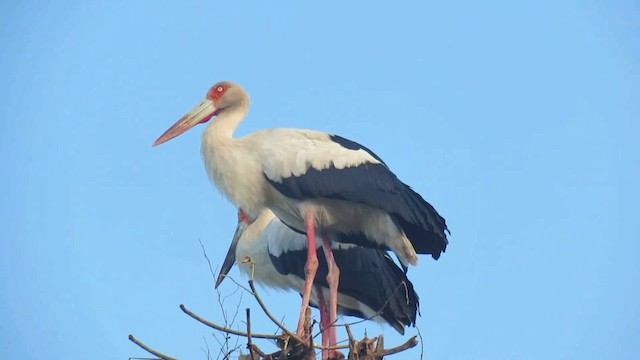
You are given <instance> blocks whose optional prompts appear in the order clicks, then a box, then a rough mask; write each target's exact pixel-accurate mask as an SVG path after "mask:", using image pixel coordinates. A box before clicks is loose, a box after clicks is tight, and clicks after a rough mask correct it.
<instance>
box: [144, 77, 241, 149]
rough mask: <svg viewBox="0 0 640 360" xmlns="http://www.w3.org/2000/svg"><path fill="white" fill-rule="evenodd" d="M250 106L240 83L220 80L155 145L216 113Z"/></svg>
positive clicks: (208, 118)
mask: <svg viewBox="0 0 640 360" xmlns="http://www.w3.org/2000/svg"><path fill="white" fill-rule="evenodd" d="M248 108H249V95H248V94H247V92H246V91H244V89H243V88H242V87H241V86H240V85H238V84H234V83H232V82H230V81H220V82H218V83H216V84H215V85H213V86H212V87H211V89H209V91H207V94H206V95H205V97H204V99H202V100H201V101H200V103H198V105H196V106H195V107H194V108H193V109H192V110H191V111H189V112H188V113H187V114H186V115H184V116H183V117H182V118H180V120H178V121H177V122H176V123H175V124H173V125H172V126H171V127H170V128H169V129H168V130H167V131H165V132H164V134H162V135H161V136H160V137H159V138H158V140H156V141H155V142H154V143H153V146H157V145H160V144H162V143H164V142H167V141H169V140H171V139H173V138H174V137H176V136H178V135H180V134H182V133H184V132H186V131H187V130H189V129H191V128H192V127H194V126H196V125H198V124H203V123H206V122H207V121H209V120H211V118H212V117H214V116H216V115H220V114H223V113H227V112H231V111H233V110H239V111H246V110H247V109H248Z"/></svg>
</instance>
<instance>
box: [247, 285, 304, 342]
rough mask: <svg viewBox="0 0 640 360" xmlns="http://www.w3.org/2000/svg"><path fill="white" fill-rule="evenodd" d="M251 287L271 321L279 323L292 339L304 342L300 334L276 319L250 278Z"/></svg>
mask: <svg viewBox="0 0 640 360" xmlns="http://www.w3.org/2000/svg"><path fill="white" fill-rule="evenodd" d="M249 288H251V292H252V293H253V296H254V297H255V298H256V301H258V305H260V307H261V308H262V311H264V313H265V314H266V315H267V317H268V318H269V319H271V321H273V323H274V324H276V325H278V327H279V328H280V329H281V330H282V331H283V332H284V333H285V334H287V335H288V336H289V337H291V338H292V339H294V340H295V341H297V342H298V343H299V344H304V341H303V340H302V339H300V338H299V337H298V335H296V334H294V333H292V332H291V331H289V329H287V328H286V327H285V326H284V325H282V324H281V323H280V322H279V321H278V319H276V318H275V317H274V316H273V315H272V314H271V312H270V311H269V310H268V309H267V306H266V305H265V304H264V302H263V301H262V298H261V297H260V295H258V291H256V286H255V285H254V284H253V280H249Z"/></svg>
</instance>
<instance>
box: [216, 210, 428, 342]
mask: <svg viewBox="0 0 640 360" xmlns="http://www.w3.org/2000/svg"><path fill="white" fill-rule="evenodd" d="M319 246H322V245H319ZM331 247H332V250H333V254H334V255H335V259H336V263H337V264H338V266H339V267H340V269H341V272H340V285H339V287H338V312H339V313H341V314H345V315H352V316H357V317H360V318H363V319H373V320H375V321H378V322H385V323H387V324H389V325H391V326H393V327H394V328H395V329H396V330H397V331H398V332H400V333H401V334H404V326H409V325H414V324H415V320H416V313H417V310H418V296H417V294H416V293H415V291H414V290H413V285H412V284H411V282H410V281H409V279H407V277H406V275H405V273H404V272H403V271H402V269H400V268H399V267H398V266H397V265H396V264H395V263H394V262H393V260H391V258H390V257H389V256H388V255H387V253H386V252H385V251H382V250H375V249H370V248H364V247H360V246H355V245H349V244H341V243H339V242H338V241H333V242H332V244H331ZM306 253H307V241H306V237H305V235H304V234H301V233H297V232H295V231H293V230H292V229H291V228H289V227H288V226H286V225H285V224H283V223H282V222H281V221H280V220H279V219H278V218H276V217H275V216H274V214H273V213H272V212H271V211H270V210H267V209H264V210H262V211H261V212H260V213H259V215H258V216H257V217H256V218H255V220H254V221H253V222H248V219H247V217H246V216H243V214H242V212H241V213H240V215H239V218H238V228H237V229H236V233H235V234H234V238H233V241H232V243H231V246H230V248H229V252H228V254H227V257H226V259H225V261H224V263H223V265H222V268H221V270H220V275H219V276H218V280H217V282H216V287H217V286H218V285H219V284H220V283H221V282H222V280H223V279H224V277H225V276H226V274H227V273H228V271H229V270H230V269H231V267H232V266H233V264H234V262H237V263H238V267H239V268H240V270H241V271H242V272H243V273H244V274H246V275H247V276H249V277H251V276H253V280H254V281H255V282H256V283H260V284H262V285H265V286H268V287H271V288H276V289H279V290H295V291H297V292H299V293H300V294H302V293H303V292H304V283H305V278H304V264H305V261H306ZM319 254H320V256H322V252H320V253H319ZM248 259H250V261H247V260H248ZM318 273H319V274H326V273H327V267H326V265H325V263H324V262H322V261H320V264H319V268H318ZM314 285H315V291H314V292H313V293H312V297H311V303H313V304H314V305H315V306H317V307H319V308H320V309H321V311H320V316H321V323H325V324H326V323H327V322H328V321H329V319H322V317H323V316H326V315H327V314H326V311H324V310H323V306H324V300H323V299H324V298H328V295H329V294H328V292H329V288H328V284H327V283H326V281H325V280H324V278H323V277H322V276H318V277H316V279H315V281H314ZM319 291H321V293H320V296H318V295H319V293H318V292H319Z"/></svg>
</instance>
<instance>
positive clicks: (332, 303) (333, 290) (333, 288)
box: [322, 234, 340, 346]
mask: <svg viewBox="0 0 640 360" xmlns="http://www.w3.org/2000/svg"><path fill="white" fill-rule="evenodd" d="M322 249H323V250H324V256H325V258H327V267H328V270H329V271H328V273H327V283H329V337H330V339H329V346H333V345H336V344H337V343H338V335H337V332H336V326H335V325H336V321H337V320H338V283H339V282H340V269H338V264H336V260H335V259H334V258H333V251H331V244H330V243H329V238H328V237H327V235H325V234H322Z"/></svg>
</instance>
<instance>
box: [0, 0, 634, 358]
mask: <svg viewBox="0 0 640 360" xmlns="http://www.w3.org/2000/svg"><path fill="white" fill-rule="evenodd" d="M639 10H640V8H639V6H638V3H637V2H634V1H620V2H616V3H615V4H613V3H610V2H605V1H561V2H557V1H536V2H529V3H524V2H521V3H517V4H516V3H515V2H499V1H489V2H486V1H485V2H482V3H481V4H480V3H478V2H471V1H459V2H447V3H442V4H434V3H427V2H419V1H416V2H401V3H394V4H391V3H389V2H379V3H375V2H371V1H368V2H331V1H323V2H313V3H308V2H297V3H293V2H287V3H286V4H285V2H276V1H262V2H250V1H227V2H218V1H216V2H214V1H186V2H180V3H179V4H178V2H157V1H153V2H152V1H135V2H130V1H126V2H125V1H108V2H91V3H73V2H66V1H64V2H62V1H48V2H37V1H21V2H2V4H0V19H1V23H2V26H1V27H0V41H1V45H2V46H1V48H2V51H1V53H2V55H1V56H0V81H1V84H2V86H1V87H0V119H1V122H0V160H1V161H2V164H3V169H4V172H3V176H2V177H0V195H1V198H2V199H3V200H2V201H1V202H0V219H2V220H0V221H2V226H0V239H1V242H0V320H1V321H0V358H7V359H10V358H25V359H36V358H45V357H54V358H60V359H63V358H65V359H80V358H92V359H126V358H128V357H130V356H143V357H144V356H146V354H145V353H144V352H143V351H142V350H140V349H138V348H137V347H135V346H134V345H133V344H131V343H130V342H129V341H128V340H127V335H128V334H129V333H133V334H135V335H136V336H137V337H139V338H140V339H142V340H144V341H145V342H147V343H149V344H150V345H153V346H155V347H156V348H158V349H160V350H162V351H164V352H166V353H168V354H172V355H175V356H178V357H180V358H183V359H204V358H206V357H205V355H204V353H203V350H202V349H203V348H205V339H206V341H207V343H208V344H209V346H210V348H211V349H212V351H214V355H215V350H216V343H215V340H214V339H213V337H212V335H211V333H212V332H211V331H210V330H209V329H207V328H205V327H204V326H201V325H200V324H198V323H196V322H195V321H193V320H191V319H189V318H187V317H186V316H185V315H184V314H182V313H181V312H180V310H179V309H178V305H179V304H181V303H184V304H185V305H187V306H188V307H189V308H191V309H193V310H194V311H196V312H198V313H200V314H201V315H203V316H205V317H207V318H209V319H210V320H212V321H217V322H222V315H221V310H220V307H219V305H218V303H217V300H216V293H215V292H214V291H213V289H212V286H213V280H212V279H211V275H210V274H209V270H208V266H207V264H206V262H205V260H204V258H203V257H202V253H201V249H200V245H199V243H198V241H199V240H201V241H202V242H203V243H204V244H205V246H206V248H207V251H208V254H209V257H210V258H211V260H212V265H213V266H214V267H215V266H219V265H220V264H221V263H222V260H223V257H224V254H225V252H226V249H227V246H228V244H229V242H230V241H231V236H232V233H233V230H234V228H235V209H234V208H233V206H232V205H231V204H230V203H229V202H228V201H227V200H226V199H224V198H223V197H222V196H221V195H220V194H219V193H218V192H217V191H216V190H215V189H214V188H213V187H212V185H211V184H210V183H209V181H208V179H207V176H206V174H205V171H204V168H203V164H202V160H201V156H200V153H199V151H200V150H199V149H200V134H201V132H202V130H203V127H198V128H196V129H194V130H192V131H190V132H189V133H187V134H184V135H182V136H180V137H179V138H177V139H175V140H173V141H171V142H170V143H167V144H164V145H162V146H160V147H158V148H152V147H151V143H152V142H153V141H154V140H155V139H156V138H157V137H158V136H159V135H160V134H161V133H162V132H163V131H164V130H166V128H168V127H169V126H170V125H171V124H173V122H174V121H175V120H177V119H178V118H179V117H180V116H182V115H183V114H184V113H185V112H186V111H187V110H189V109H191V107H192V106H193V105H195V104H196V102H197V101H198V100H199V99H200V98H201V97H202V96H203V95H204V94H205V92H206V90H207V89H208V88H209V87H210V86H211V85H212V84H213V83H214V82H216V81H218V80H232V81H235V82H238V83H240V84H242V85H243V86H244V87H245V88H246V89H247V90H248V91H249V93H250V94H251V96H252V107H251V111H250V114H249V117H248V119H247V120H246V121H245V122H244V123H243V124H242V125H241V127H240V129H239V131H238V134H239V135H242V134H246V133H249V132H251V131H254V130H257V129H262V128H268V127H300V128H310V129H319V130H323V131H327V132H332V133H337V134H340V135H342V136H345V137H348V138H350V139H353V140H356V141H358V142H361V143H363V144H365V145H366V146H368V147H369V148H371V149H373V150H374V151H375V152H376V153H377V154H378V155H380V156H381V157H382V158H383V159H384V160H385V161H386V162H387V164H389V166H390V167H391V168H392V170H394V172H395V173H396V174H397V175H398V176H399V177H400V178H401V179H402V180H403V181H405V182H406V183H408V184H410V185H411V186H412V187H413V188H414V189H416V190H417V191H418V192H420V193H421V194H423V196H425V197H426V198H427V199H428V200H429V201H430V202H431V203H432V204H434V205H435V206H436V208H437V209H438V210H439V211H440V213H441V214H443V215H444V216H445V217H446V219H447V222H448V224H449V226H450V228H451V230H452V236H451V239H450V246H449V248H448V251H447V253H446V254H444V255H443V256H442V258H441V259H440V260H439V261H437V262H434V261H432V260H431V259H430V258H429V257H426V256H425V257H423V258H422V259H421V262H420V264H419V266H418V267H416V268H412V269H411V270H410V273H409V275H410V278H411V279H412V280H413V281H414V284H415V286H416V289H417V292H418V294H419V295H420V300H421V305H422V307H421V312H422V317H421V318H419V321H418V326H419V328H420V331H421V333H422V336H423V338H424V353H425V358H429V359H541V358H545V359H601V358H611V359H614V358H615V359H632V358H635V357H636V356H637V354H638V352H640V345H638V344H640V302H638V299H639V298H640V286H639V284H640V266H639V265H638V260H637V257H638V255H639V254H640V245H639V242H638V240H639V239H640V226H639V225H640V221H639V220H638V203H639V202H640V192H639V191H638V186H637V184H638V183H640V176H639V175H640V174H639V173H640V170H639V168H640V167H639V166H638V165H639V164H640V155H639V154H640V146H639V145H638V139H637V137H638V134H639V133H640V125H639V121H638V120H639V119H640V46H639V45H638V44H639V43H638V41H637V36H638V34H640V18H639V17H638V14H639V13H640V12H639ZM634 184H635V185H634ZM232 274H234V275H235V277H236V278H238V279H239V280H241V278H240V276H239V274H238V273H237V272H234V273H232ZM232 291H233V286H232V284H231V283H228V284H223V288H222V292H223V294H229V293H231V292H232ZM263 293H264V294H265V298H266V300H267V302H268V304H269V305H270V307H271V308H272V311H273V312H274V313H275V314H277V316H284V315H285V314H287V317H286V323H287V324H290V325H291V327H295V316H294V315H291V314H292V313H291V309H292V308H295V307H297V306H298V304H299V298H298V296H297V295H295V294H291V293H278V292H273V291H271V292H268V291H263ZM234 296H237V295H233V296H232V297H231V298H230V299H237V298H235V297H234ZM234 301H235V303H237V301H238V300H228V302H227V304H228V305H229V304H235V303H234ZM246 306H250V307H252V308H253V309H254V314H255V319H254V329H255V330H256V331H262V332H271V331H274V327H273V326H272V325H271V324H270V323H269V322H267V321H266V320H265V319H263V318H262V319H261V318H260V317H259V316H258V314H257V313H258V311H257V307H256V305H255V303H253V302H252V301H251V299H248V298H247V296H245V297H244V299H243V300H242V304H241V308H244V307H246ZM234 308H235V306H229V309H228V310H231V311H232V310H233V309H234ZM294 313H295V312H294ZM365 329H367V330H368V332H369V334H370V335H374V334H377V333H380V332H382V331H384V332H385V334H386V336H387V343H388V344H399V343H400V342H403V341H404V340H405V338H402V337H399V336H397V335H395V334H393V330H391V329H389V328H385V327H380V326H378V325H375V324H367V325H366V326H364V327H359V328H357V330H356V331H357V334H359V335H362V334H363V332H364V330H365ZM415 333H416V332H415V330H413V329H412V330H409V331H408V334H409V335H413V334H415ZM263 345H264V348H265V349H270V348H271V347H270V346H269V345H268V344H263ZM418 356H419V350H415V351H413V352H412V353H405V357H397V358H417V357H418Z"/></svg>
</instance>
